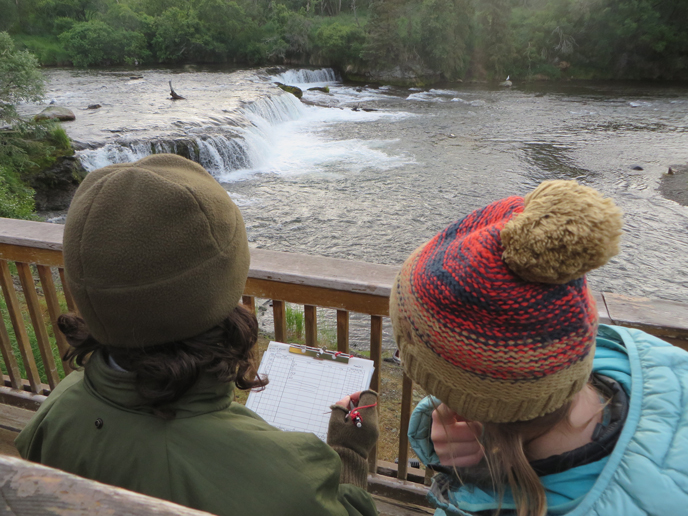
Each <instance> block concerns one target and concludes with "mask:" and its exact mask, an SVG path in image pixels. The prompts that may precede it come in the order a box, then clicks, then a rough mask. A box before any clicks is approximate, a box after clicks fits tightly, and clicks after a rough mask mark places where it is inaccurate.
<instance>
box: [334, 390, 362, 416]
mask: <svg viewBox="0 0 688 516" xmlns="http://www.w3.org/2000/svg"><path fill="white" fill-rule="evenodd" d="M360 399H361V391H358V392H354V393H353V394H350V395H349V396H344V397H343V398H342V399H341V400H339V401H338V402H337V403H335V405H339V406H340V407H344V408H345V409H346V411H347V412H349V409H350V408H351V403H353V404H354V407H357V406H358V401H359V400H360Z"/></svg>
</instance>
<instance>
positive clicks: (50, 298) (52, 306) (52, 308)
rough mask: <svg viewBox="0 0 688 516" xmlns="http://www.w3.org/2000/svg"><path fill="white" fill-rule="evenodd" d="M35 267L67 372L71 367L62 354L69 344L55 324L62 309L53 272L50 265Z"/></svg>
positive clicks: (63, 365) (65, 351)
mask: <svg viewBox="0 0 688 516" xmlns="http://www.w3.org/2000/svg"><path fill="white" fill-rule="evenodd" d="M36 269H38V277H39V278H40V279H41V286H42V287H43V295H44V296H45V302H46V304H47V305H48V313H49V314H50V322H51V324H52V327H53V334H54V335H55V342H56V343H57V349H58V350H59V352H60V358H61V359H63V360H62V367H63V369H64V372H65V374H68V373H69V372H70V371H71V370H72V368H71V367H70V365H69V362H67V361H65V360H64V356H65V353H67V351H68V350H69V344H67V340H66V339H65V336H64V335H63V334H62V332H61V331H60V328H58V326H57V318H58V317H60V315H61V313H62V310H61V309H60V303H59V301H58V300H57V291H56V290H55V282H54V281H53V273H52V271H51V270H50V267H46V266H45V265H37V266H36Z"/></svg>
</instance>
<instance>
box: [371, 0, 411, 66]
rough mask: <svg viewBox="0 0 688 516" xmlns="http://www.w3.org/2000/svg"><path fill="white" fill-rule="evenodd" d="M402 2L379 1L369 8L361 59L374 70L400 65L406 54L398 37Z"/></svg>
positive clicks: (392, 0) (405, 59)
mask: <svg viewBox="0 0 688 516" xmlns="http://www.w3.org/2000/svg"><path fill="white" fill-rule="evenodd" d="M403 7H404V2H403V0H379V1H377V2H375V3H373V4H371V6H370V14H369V18H368V24H367V25H366V32H367V37H366V43H365V45H364V47H363V51H362V54H361V55H362V57H363V59H364V60H365V61H367V62H368V63H369V64H370V65H372V66H373V67H375V68H386V67H390V66H395V65H400V64H403V63H405V62H406V61H407V52H406V48H405V47H404V44H403V42H402V41H401V38H400V37H399V18H400V14H401V12H402V10H403Z"/></svg>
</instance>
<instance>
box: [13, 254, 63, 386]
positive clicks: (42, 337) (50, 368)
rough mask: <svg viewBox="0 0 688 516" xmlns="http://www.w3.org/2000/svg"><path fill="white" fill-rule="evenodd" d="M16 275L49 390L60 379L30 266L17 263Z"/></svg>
mask: <svg viewBox="0 0 688 516" xmlns="http://www.w3.org/2000/svg"><path fill="white" fill-rule="evenodd" d="M16 265H17V273H18V275H19V281H20V282H21V285H22V289H23V290H24V298H25V299H26V306H27V308H28V309H29V316H30V317H31V322H32V323H33V331H34V335H35V336H36V342H37V344H38V351H39V352H40V354H41V359H42V360H43V369H44V371H45V376H46V377H47V378H48V385H50V388H51V389H54V388H55V387H57V384H58V383H60V377H59V376H58V374H57V366H56V365H55V357H54V356H53V349H52V346H51V345H50V338H49V337H48V332H47V331H46V329H45V321H44V320H43V314H42V313H41V305H40V303H39V301H38V294H36V285H35V283H34V281H33V274H32V273H31V266H30V265H29V264H28V263H21V262H17V264H16Z"/></svg>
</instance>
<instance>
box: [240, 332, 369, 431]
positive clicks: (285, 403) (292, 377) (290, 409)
mask: <svg viewBox="0 0 688 516" xmlns="http://www.w3.org/2000/svg"><path fill="white" fill-rule="evenodd" d="M290 347H291V346H290V345H289V344H283V343H281V342H271V343H270V345H269V346H268V349H267V350H266V351H265V353H264V354H263V359H262V360H261V362H260V367H259V368H258V373H259V374H261V375H262V374H266V375H267V376H268V379H269V380H270V383H269V384H268V386H267V387H266V388H265V390H263V391H261V392H256V391H251V393H250V394H249V396H248V400H247V402H246V407H248V408H249V409H251V410H253V411H254V412H255V413H257V414H258V415H259V416H260V417H262V418H263V419H265V421H267V422H268V423H270V424H271V425H273V426H276V427H277V428H280V429H282V430H286V431H296V432H313V433H314V434H315V435H317V436H318V437H320V439H322V440H323V441H325V440H326V439H327V427H328V424H329V421H330V412H331V411H330V405H333V404H335V403H336V402H337V401H339V400H340V399H342V398H344V397H345V396H347V395H349V394H353V393H355V392H358V391H364V390H366V389H368V387H369V386H370V381H371V379H372V377H373V372H374V370H375V368H374V365H373V361H372V360H367V359H365V358H357V357H351V358H350V359H349V363H348V364H343V363H340V362H334V361H332V360H318V359H315V358H313V357H310V356H306V355H299V354H294V353H290V352H289V348H290Z"/></svg>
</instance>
